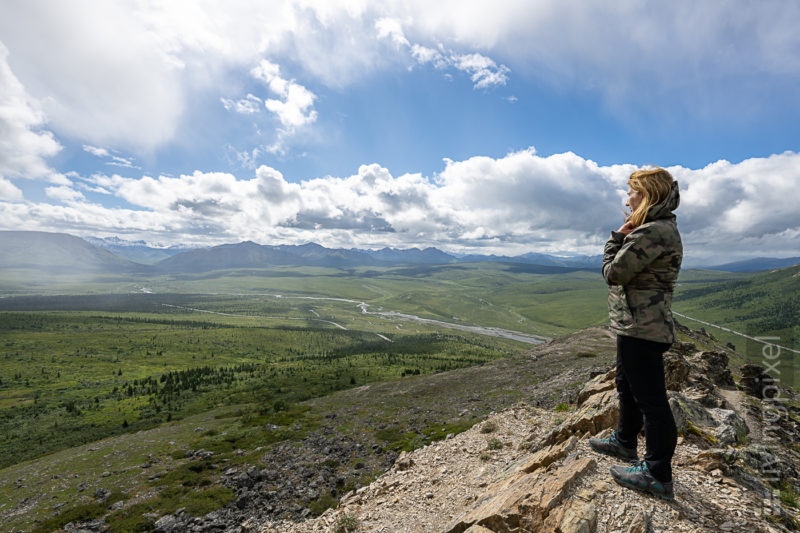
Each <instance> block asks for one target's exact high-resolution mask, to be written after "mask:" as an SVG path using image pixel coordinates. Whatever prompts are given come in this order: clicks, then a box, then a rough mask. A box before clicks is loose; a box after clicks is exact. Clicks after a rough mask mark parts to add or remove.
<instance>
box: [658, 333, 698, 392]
mask: <svg viewBox="0 0 800 533" xmlns="http://www.w3.org/2000/svg"><path fill="white" fill-rule="evenodd" d="M687 344H688V343H687ZM673 346H674V345H673ZM691 346H692V347H694V345H691ZM688 378H689V364H688V363H687V362H686V358H685V357H684V355H683V353H682V352H680V351H675V350H673V349H672V348H670V349H669V350H668V351H666V352H664V380H665V381H666V385H667V390H674V391H681V390H683V388H684V387H686V385H687V384H688Z"/></svg>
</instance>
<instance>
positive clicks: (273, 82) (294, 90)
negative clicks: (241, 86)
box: [251, 59, 317, 128]
mask: <svg viewBox="0 0 800 533" xmlns="http://www.w3.org/2000/svg"><path fill="white" fill-rule="evenodd" d="M251 74H252V75H253V77H255V78H256V79H259V80H261V81H263V82H264V83H266V84H267V87H269V90H270V91H272V92H273V93H274V94H276V95H277V96H278V97H280V100H276V99H272V98H270V99H266V100H264V106H265V107H266V108H267V109H269V110H270V111H272V112H273V113H275V114H276V115H277V116H278V120H280V121H281V124H282V125H283V126H284V127H285V128H297V127H299V126H305V125H306V124H311V123H312V122H314V121H315V120H316V119H317V112H316V111H315V110H314V109H313V105H314V100H316V98H317V97H316V95H315V94H314V93H312V92H311V91H309V90H308V89H306V88H305V87H303V86H302V85H300V84H298V83H296V82H295V81H294V80H286V79H284V78H282V77H281V75H280V67H279V66H278V65H276V64H275V63H272V62H270V61H267V60H266V59H263V60H261V62H260V63H259V64H258V65H257V66H256V67H254V68H253V70H252V71H251Z"/></svg>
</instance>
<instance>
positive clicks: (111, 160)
mask: <svg viewBox="0 0 800 533" xmlns="http://www.w3.org/2000/svg"><path fill="white" fill-rule="evenodd" d="M83 151H84V152H88V153H90V154H92V155H94V156H97V157H99V158H101V159H108V161H105V164H106V165H111V166H114V167H123V168H138V169H141V167H139V166H137V165H134V164H133V160H132V159H131V158H128V157H122V156H120V155H116V153H112V152H113V151H109V150H108V149H106V148H102V147H99V146H92V145H89V144H84V145H83Z"/></svg>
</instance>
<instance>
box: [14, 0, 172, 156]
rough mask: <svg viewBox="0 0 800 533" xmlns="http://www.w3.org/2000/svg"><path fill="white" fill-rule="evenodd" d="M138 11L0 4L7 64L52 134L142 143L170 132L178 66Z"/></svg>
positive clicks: (81, 4)
mask: <svg viewBox="0 0 800 533" xmlns="http://www.w3.org/2000/svg"><path fill="white" fill-rule="evenodd" d="M144 9H145V8H144V6H142V10H144ZM140 13H141V12H140V11H139V10H138V9H137V8H136V6H135V5H131V4H127V5H126V4H124V3H119V4H112V3H101V4H95V3H94V2H89V1H81V0H78V1H74V2H57V3H55V4H53V3H51V2H47V1H41V0H32V1H30V2H24V3H21V4H17V3H12V4H3V7H2V8H0V34H2V35H3V40H4V42H5V43H6V45H7V46H8V47H9V49H10V50H11V52H12V55H11V57H10V61H11V65H12V68H13V70H14V72H15V74H16V75H17V76H18V77H19V78H20V79H21V80H22V81H23V83H24V84H25V87H26V88H27V89H28V91H29V92H30V93H31V94H32V95H34V96H35V97H37V98H39V99H40V100H41V101H42V106H43V109H44V111H45V112H46V113H47V117H48V119H49V121H50V124H51V126H52V128H53V129H54V131H57V132H58V134H59V136H69V137H72V138H76V139H79V140H81V141H85V142H89V143H92V144H100V145H114V146H120V145H122V146H132V147H136V148H141V149H145V150H149V149H152V148H154V147H156V146H158V145H160V144H162V143H163V142H165V141H167V140H169V139H171V138H172V136H173V134H174V132H175V131H176V128H177V121H178V118H179V117H180V115H181V113H182V111H183V105H184V95H183V93H182V90H181V74H180V72H179V69H177V68H175V65H174V64H170V63H169V62H167V61H166V60H165V57H166V56H165V55H164V51H163V49H161V48H160V47H159V46H158V45H159V39H158V36H157V35H156V34H155V33H154V32H152V31H148V28H147V27H146V26H145V24H144V23H143V20H142V18H141V16H140Z"/></svg>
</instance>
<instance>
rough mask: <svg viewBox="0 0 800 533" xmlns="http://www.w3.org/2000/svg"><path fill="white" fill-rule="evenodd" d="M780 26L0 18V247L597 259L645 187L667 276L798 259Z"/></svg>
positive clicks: (794, 80) (510, 18) (0, 13)
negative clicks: (659, 182) (668, 258)
mask: <svg viewBox="0 0 800 533" xmlns="http://www.w3.org/2000/svg"><path fill="white" fill-rule="evenodd" d="M798 26H800V3H798V2H795V1H793V0H786V1H770V0H767V1H764V2H750V1H736V0H733V1H729V2H696V1H694V0H671V1H663V2H662V1H652V2H639V1H633V0H630V1H627V0H622V1H615V2H600V1H593V0H588V1H585V2H580V3H578V4H573V3H565V2H560V1H558V0H553V1H549V0H542V1H537V2H531V1H528V0H495V1H494V2H476V1H467V2H465V1H463V0H462V1H450V0H442V1H438V2H430V1H428V0H408V1H397V0H387V1H381V2H368V1H359V0H352V1H342V2H339V1H331V0H323V1H316V0H286V1H267V2H253V1H246V2H244V1H227V2H217V1H203V0H187V1H180V0H171V1H169V2H152V1H122V0H120V1H110V2H89V1H73V0H64V1H58V2H53V1H39V0H27V1H25V2H2V3H0V230H37V231H54V232H64V233H70V234H73V235H78V236H94V237H119V238H121V239H125V240H131V241H138V240H143V241H145V242H146V243H148V244H150V245H152V246H168V245H178V246H210V245H216V244H222V243H233V242H240V241H246V240H251V241H254V242H257V243H260V244H303V243H307V242H317V243H319V244H322V245H324V246H328V247H342V248H383V247H385V246H388V247H394V248H410V247H419V248H424V247H428V246H435V247H437V248H439V249H442V250H445V251H448V252H451V253H483V254H490V253H496V254H505V255H517V254H522V253H526V252H545V253H555V254H587V255H596V254H599V253H602V247H603V244H604V242H605V241H606V239H607V238H608V236H609V233H610V231H611V230H614V229H617V228H618V227H619V226H620V225H621V223H622V220H623V211H622V209H623V208H624V200H625V197H626V194H625V191H626V190H627V185H626V182H627V178H628V176H629V175H630V173H631V172H632V171H633V170H635V169H637V168H640V167H643V166H662V167H664V168H667V169H668V170H669V171H670V172H671V173H672V175H673V176H674V177H675V179H677V180H678V182H679V184H680V189H681V205H680V207H679V208H678V210H677V211H676V212H675V214H676V215H677V220H678V227H679V229H680V231H681V235H682V238H683V242H684V252H685V258H686V259H685V262H687V263H690V264H719V263H721V262H725V261H729V260H735V259H742V258H747V257H757V256H770V257H790V256H800V209H798V205H799V204H800V202H799V201H798V200H800V192H799V191H800V98H798V97H797V93H798V91H797V88H798V86H800V33H798V32H797V31H796V28H797V27H798Z"/></svg>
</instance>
